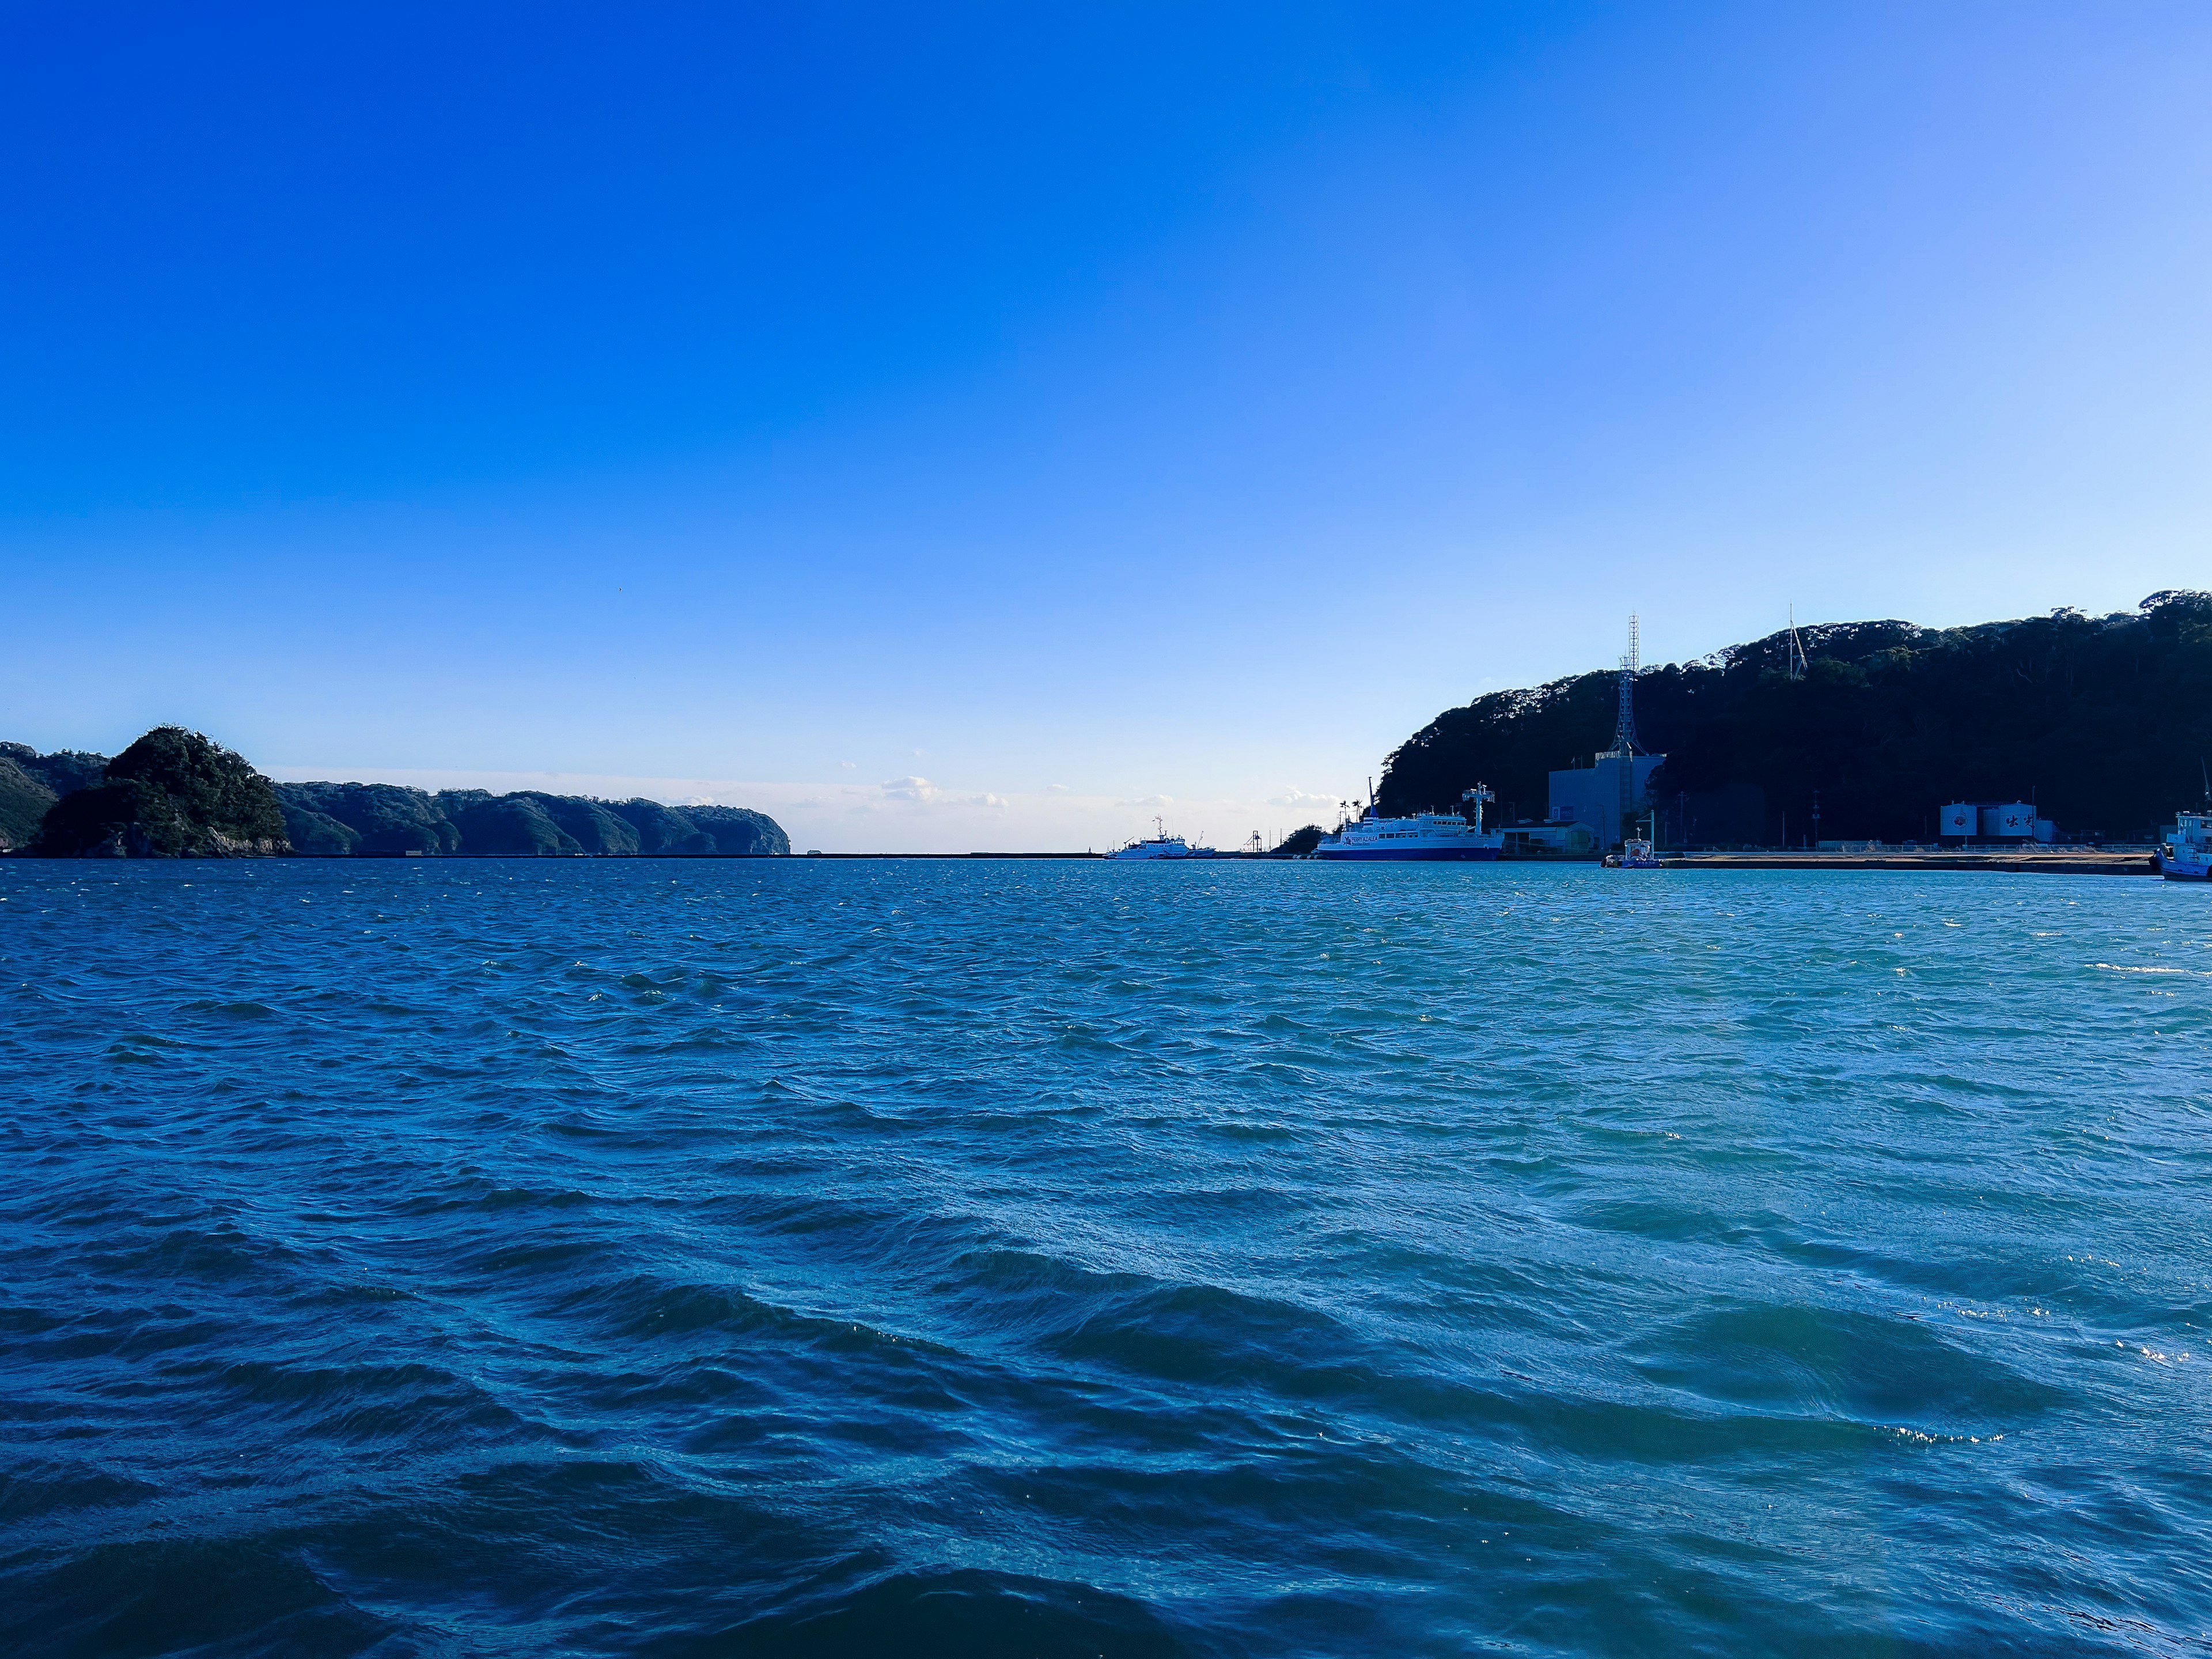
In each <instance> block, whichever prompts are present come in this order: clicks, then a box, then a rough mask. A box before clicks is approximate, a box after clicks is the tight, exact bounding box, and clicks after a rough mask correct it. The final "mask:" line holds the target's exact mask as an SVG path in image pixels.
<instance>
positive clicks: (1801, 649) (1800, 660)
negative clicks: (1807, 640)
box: [1784, 605, 1808, 680]
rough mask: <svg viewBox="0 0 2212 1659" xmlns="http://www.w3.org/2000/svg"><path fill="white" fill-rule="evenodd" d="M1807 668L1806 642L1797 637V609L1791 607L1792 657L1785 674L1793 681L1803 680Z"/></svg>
mask: <svg viewBox="0 0 2212 1659" xmlns="http://www.w3.org/2000/svg"><path fill="white" fill-rule="evenodd" d="M1807 666H1808V665H1807V663H1806V661H1805V645H1804V641H1802V640H1800V639H1799V638H1798V637H1797V607H1796V605H1791V606H1790V656H1789V661H1788V662H1787V663H1786V664H1785V665H1784V672H1785V673H1787V674H1788V675H1789V677H1790V678H1791V679H1793V680H1802V679H1803V678H1805V670H1806V668H1807Z"/></svg>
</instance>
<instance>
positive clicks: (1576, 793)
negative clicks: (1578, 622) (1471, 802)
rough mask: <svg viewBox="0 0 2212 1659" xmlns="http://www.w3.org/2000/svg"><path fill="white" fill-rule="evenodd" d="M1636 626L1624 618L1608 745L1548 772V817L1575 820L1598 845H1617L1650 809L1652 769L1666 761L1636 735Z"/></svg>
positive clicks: (1556, 821) (1639, 647) (1638, 646)
mask: <svg viewBox="0 0 2212 1659" xmlns="http://www.w3.org/2000/svg"><path fill="white" fill-rule="evenodd" d="M1640 635H1641V629H1639V628H1638V623H1637V619H1636V618H1635V617H1630V618H1629V619H1628V654H1627V655H1626V656H1625V657H1623V658H1622V659H1620V713H1619V717H1618V719H1617V720H1616V722H1615V724H1614V726H1613V747H1612V748H1610V749H1608V750H1606V751H1605V752H1604V753H1603V754H1601V755H1597V756H1595V757H1592V759H1591V762H1590V764H1589V765H1588V766H1573V767H1569V768H1567V769H1565V770H1564V771H1559V772H1554V773H1553V774H1552V790H1551V797H1552V800H1551V805H1552V822H1553V823H1554V824H1567V823H1572V824H1579V825H1581V826H1582V827H1583V828H1584V829H1588V830H1589V833H1590V835H1591V836H1592V837H1593V838H1594V839H1595V841H1596V842H1597V845H1598V846H1599V848H1612V847H1618V846H1620V844H1621V843H1622V842H1624V841H1626V840H1627V839H1628V836H1629V835H1630V833H1631V832H1632V830H1634V829H1636V828H1637V827H1638V820H1639V819H1640V818H1641V817H1642V816H1643V814H1644V813H1645V812H1647V811H1650V809H1651V805H1652V802H1651V775H1652V774H1653V773H1654V772H1656V771H1657V770H1658V769H1660V767H1661V766H1662V765H1664V764H1665V763H1666V760H1667V757H1665V756H1664V755H1654V754H1650V753H1649V752H1647V751H1646V750H1644V746H1643V745H1642V744H1639V743H1638V742H1637V740H1636V676H1637V673H1638V670H1639V669H1640V668H1641V667H1642V664H1641V662H1640V661H1639V660H1638V658H1639V657H1640V655H1641V654H1642V644H1643V641H1642V639H1641V637H1640Z"/></svg>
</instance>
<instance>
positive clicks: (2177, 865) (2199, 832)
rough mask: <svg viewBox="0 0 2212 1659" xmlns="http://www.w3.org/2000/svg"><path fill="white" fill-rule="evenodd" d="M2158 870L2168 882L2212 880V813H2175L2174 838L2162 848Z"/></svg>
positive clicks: (2159, 851)
mask: <svg viewBox="0 0 2212 1659" xmlns="http://www.w3.org/2000/svg"><path fill="white" fill-rule="evenodd" d="M2158 872H2159V874H2160V875H2161V876H2164V877H2165V878H2166V879H2167V880H2168V881H2212V812H2177V813H2175V814H2174V815H2173V839H2172V841H2169V842H2166V843H2164V844H2163V845H2162V846H2160V848H2159V849H2158Z"/></svg>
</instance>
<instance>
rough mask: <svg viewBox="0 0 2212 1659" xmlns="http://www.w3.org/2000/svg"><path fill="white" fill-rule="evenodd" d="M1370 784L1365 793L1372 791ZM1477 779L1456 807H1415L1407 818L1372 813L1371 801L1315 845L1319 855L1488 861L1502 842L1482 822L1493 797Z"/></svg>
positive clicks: (1340, 858) (1343, 858)
mask: <svg viewBox="0 0 2212 1659" xmlns="http://www.w3.org/2000/svg"><path fill="white" fill-rule="evenodd" d="M1369 793H1370V795H1371V794H1372V793H1374V792H1373V789H1372V787H1370V789H1369ZM1492 799H1495V797H1494V796H1492V794H1491V793H1490V791H1489V790H1488V789H1486V788H1485V787H1483V786H1482V785H1480V784H1477V785H1476V786H1475V787H1474V788H1472V789H1469V790H1468V791H1467V792H1466V793H1463V794H1462V795H1461V797H1460V811H1456V812H1417V813H1415V814H1413V816H1412V817H1403V818H1385V817H1376V811H1375V803H1374V802H1373V801H1372V800H1370V801H1369V802H1368V804H1367V805H1366V806H1365V807H1364V809H1362V811H1361V812H1360V814H1359V816H1358V817H1357V818H1354V819H1352V820H1351V821H1350V822H1348V823H1343V824H1340V825H1339V826H1338V827H1337V831H1336V833H1335V834H1334V835H1333V836H1329V837H1328V839H1327V840H1325V841H1323V842H1322V843H1321V845H1320V846H1318V847H1316V848H1314V856H1315V857H1316V858H1317V859H1329V860H1337V861H1349V860H1358V861H1362V862H1383V861H1391V862H1398V861H1404V862H1409V863H1410V862H1416V861H1418V862H1422V863H1434V862H1464V861H1470V860H1491V859H1495V858H1496V857H1497V856H1498V849H1499V848H1502V847H1503V846H1504V844H1505V837H1504V834H1503V833H1502V832H1500V831H1498V830H1495V829H1491V830H1486V829H1484V828H1483V827H1482V809H1483V805H1484V804H1485V803H1486V802H1487V801H1490V800H1492Z"/></svg>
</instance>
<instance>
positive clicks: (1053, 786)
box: [1044, 783, 1068, 795]
mask: <svg viewBox="0 0 2212 1659" xmlns="http://www.w3.org/2000/svg"><path fill="white" fill-rule="evenodd" d="M1044 792H1045V793H1046V794H1048V795H1065V794H1066V793H1068V788H1067V786H1066V784H1064V783H1048V784H1047V785H1045V787H1044Z"/></svg>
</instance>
